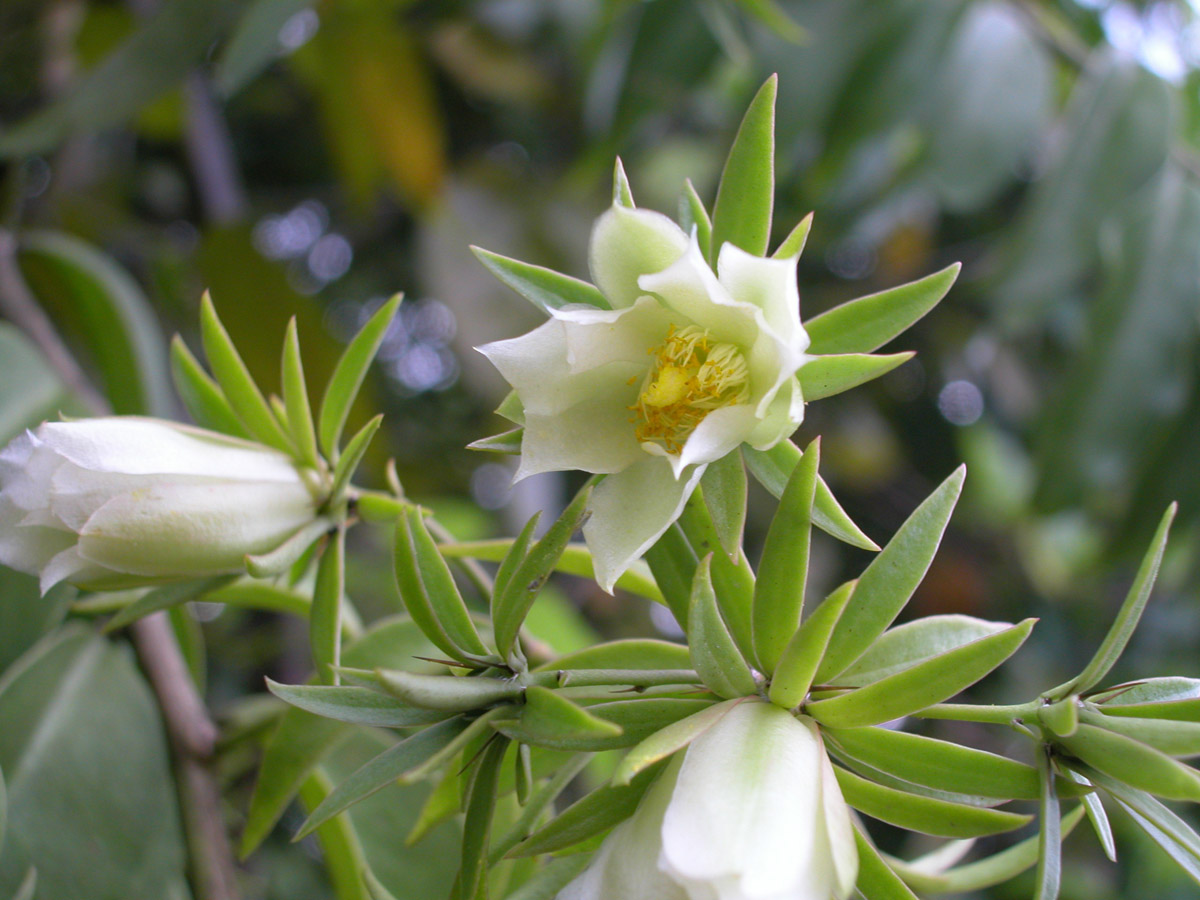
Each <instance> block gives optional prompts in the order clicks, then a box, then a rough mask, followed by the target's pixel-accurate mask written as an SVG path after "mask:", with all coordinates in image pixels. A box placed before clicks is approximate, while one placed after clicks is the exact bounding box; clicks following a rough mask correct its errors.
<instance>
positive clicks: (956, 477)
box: [817, 466, 966, 683]
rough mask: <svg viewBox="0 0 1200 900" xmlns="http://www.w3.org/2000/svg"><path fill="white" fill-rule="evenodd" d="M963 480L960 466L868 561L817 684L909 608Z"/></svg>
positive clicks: (840, 668) (863, 649)
mask: <svg viewBox="0 0 1200 900" xmlns="http://www.w3.org/2000/svg"><path fill="white" fill-rule="evenodd" d="M965 475H966V469H965V468H964V467H962V466H959V468H958V469H956V470H955V472H954V473H953V474H952V475H951V476H950V477H949V478H947V479H946V480H945V481H943V482H942V483H941V485H939V486H938V488H937V490H935V491H934V492H933V493H932V494H930V495H929V497H928V498H926V499H925V501H924V502H923V503H922V504H921V505H920V506H918V507H917V508H916V510H914V511H913V513H912V515H910V516H909V517H908V520H907V521H906V522H905V523H904V524H903V525H901V526H900V530H899V531H897V532H896V534H895V535H894V536H893V537H892V539H891V540H890V541H888V543H887V546H886V547H884V548H883V550H881V551H880V552H879V555H878V556H876V557H875V558H874V559H872V560H871V564H870V565H869V566H867V568H866V571H864V572H863V573H862V576H861V577H860V578H859V579H858V585H857V586H856V587H855V589H854V594H853V596H851V598H850V603H849V604H848V605H847V607H846V610H845V612H843V613H842V618H841V621H839V622H838V624H837V628H836V629H834V632H833V635H832V637H830V639H829V646H828V647H827V648H826V650H825V658H824V659H823V660H822V661H821V667H820V668H819V669H818V670H817V680H818V681H819V682H822V683H828V682H829V681H830V680H831V679H833V678H834V676H836V675H838V674H839V673H840V672H842V671H844V670H845V669H846V668H847V667H848V666H849V665H850V664H851V663H853V662H854V661H855V660H856V659H858V658H859V657H860V656H862V655H863V653H864V652H866V650H867V648H868V647H870V646H871V644H872V643H874V641H875V639H876V638H878V637H879V636H880V635H881V634H883V632H884V630H885V629H886V628H887V627H888V626H889V625H891V624H892V622H893V621H895V618H896V616H897V615H899V614H900V610H902V609H903V608H904V606H905V604H907V603H908V600H909V598H910V597H911V596H912V595H913V591H915V590H916V589H917V585H919V584H920V583H921V579H923V578H924V577H925V572H926V571H927V570H928V569H929V565H930V563H931V562H933V557H934V554H935V553H937V548H938V545H939V544H940V543H941V541H942V534H943V533H944V532H945V530H946V525H947V523H949V521H950V514H951V513H953V512H954V505H955V504H956V503H957V502H958V496H959V494H960V493H961V492H962V485H963V478H964V477H965Z"/></svg>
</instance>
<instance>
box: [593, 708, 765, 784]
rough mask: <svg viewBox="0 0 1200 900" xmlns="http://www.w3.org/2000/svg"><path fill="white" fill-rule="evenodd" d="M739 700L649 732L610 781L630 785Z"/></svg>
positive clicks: (707, 709)
mask: <svg viewBox="0 0 1200 900" xmlns="http://www.w3.org/2000/svg"><path fill="white" fill-rule="evenodd" d="M740 702H741V701H740V700H726V701H725V702H724V703H717V704H715V705H713V706H709V707H707V708H706V709H703V710H701V711H700V712H697V713H694V714H692V715H690V716H688V717H687V718H685V719H680V720H679V721H678V722H674V723H673V724H671V725H668V726H666V727H665V728H663V729H662V730H660V731H657V732H655V733H654V734H652V735H650V737H648V738H646V739H645V740H644V741H642V742H641V743H640V744H638V745H637V746H636V747H634V748H633V749H632V750H630V751H629V752H628V753H626V754H625V758H624V759H622V760H621V762H620V764H619V765H618V766H617V769H616V771H615V772H613V776H612V783H613V784H617V785H621V784H629V783H630V782H631V781H632V780H633V779H634V777H635V776H636V775H637V774H638V773H639V772H641V771H643V770H644V769H647V768H649V767H650V766H652V765H654V764H655V763H657V762H659V761H660V760H664V759H666V758H667V757H668V756H670V755H671V754H672V753H675V752H676V751H678V750H682V749H683V748H684V747H686V746H687V745H688V744H690V743H691V742H692V741H694V740H695V739H696V738H698V737H699V736H700V735H702V734H703V733H704V732H706V731H708V729H710V728H712V727H713V726H714V725H715V724H717V722H719V721H720V720H721V719H722V718H723V717H724V716H725V714H726V713H728V712H729V711H730V710H731V709H733V707H734V706H736V705H737V704H738V703H740Z"/></svg>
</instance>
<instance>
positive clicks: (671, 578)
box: [645, 522, 699, 631]
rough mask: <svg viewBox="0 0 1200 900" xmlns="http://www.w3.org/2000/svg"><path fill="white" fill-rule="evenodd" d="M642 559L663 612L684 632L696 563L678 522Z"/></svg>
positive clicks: (696, 560)
mask: <svg viewBox="0 0 1200 900" xmlns="http://www.w3.org/2000/svg"><path fill="white" fill-rule="evenodd" d="M645 558H646V564H647V565H648V566H650V571H651V573H652V574H653V575H654V581H655V583H656V584H657V585H658V587H659V589H660V590H661V591H662V595H663V600H664V601H665V602H666V604H667V608H668V609H670V610H671V614H672V615H673V616H675V621H676V622H678V623H679V626H680V627H681V628H682V629H683V630H684V631H687V620H688V606H689V605H690V603H691V597H692V578H693V577H694V576H695V574H696V565H697V563H698V562H699V560H698V559H697V558H696V551H695V550H693V549H692V545H691V544H689V543H688V539H687V538H686V537H684V534H683V529H682V528H681V527H680V526H679V523H678V522H672V523H671V527H670V528H668V529H667V530H666V531H664V532H663V535H662V537H660V538H659V539H658V540H657V541H656V542H655V543H654V545H653V546H652V547H651V548H650V549H649V550H647V551H646V555H645Z"/></svg>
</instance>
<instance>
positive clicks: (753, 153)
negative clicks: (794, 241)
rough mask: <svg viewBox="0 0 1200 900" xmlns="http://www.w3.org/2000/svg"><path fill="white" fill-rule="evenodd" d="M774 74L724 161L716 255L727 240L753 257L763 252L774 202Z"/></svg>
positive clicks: (716, 208) (715, 215)
mask: <svg viewBox="0 0 1200 900" xmlns="http://www.w3.org/2000/svg"><path fill="white" fill-rule="evenodd" d="M778 83H779V81H778V78H777V77H776V76H774V75H772V76H771V77H770V78H768V79H767V81H766V83H764V84H763V86H762V87H761V88H759V90H758V93H757V94H755V95H754V99H753V100H751V101H750V106H749V108H748V109H747V110H746V115H745V117H744V118H743V119H742V124H741V126H740V127H739V128H738V133H737V136H736V137H735V138H734V139H733V146H732V147H731V148H730V150H729V158H728V159H727V160H726V161H725V170H724V172H722V173H721V183H720V186H719V187H718V188H717V202H716V204H715V205H714V206H713V216H712V220H713V226H712V228H713V230H712V254H713V257H714V258H715V257H716V256H717V255H718V254H720V252H721V248H722V247H723V246H724V245H725V243H726V242H727V241H728V242H729V243H731V244H733V245H734V246H736V247H740V248H741V249H743V250H745V251H746V252H747V253H751V254H754V255H755V256H765V255H766V252H767V241H768V239H769V238H770V236H771V209H772V206H773V204H774V200H775V92H776V89H777V87H778Z"/></svg>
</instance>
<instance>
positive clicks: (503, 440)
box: [467, 428, 525, 456]
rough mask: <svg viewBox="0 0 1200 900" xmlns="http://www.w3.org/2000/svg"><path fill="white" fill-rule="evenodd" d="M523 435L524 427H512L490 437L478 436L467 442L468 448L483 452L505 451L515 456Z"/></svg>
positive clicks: (519, 448) (518, 450) (519, 450)
mask: <svg viewBox="0 0 1200 900" xmlns="http://www.w3.org/2000/svg"><path fill="white" fill-rule="evenodd" d="M524 436H525V429H524V428H514V429H513V430H512V431H505V432H503V433H501V434H493V435H492V436H491V437H485V438H480V439H479V440H477V441H471V443H469V444H467V449H468V450H482V451H483V452H485V453H507V454H509V455H512V456H515V455H517V454H519V453H520V452H521V440H522V439H523V438H524Z"/></svg>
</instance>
